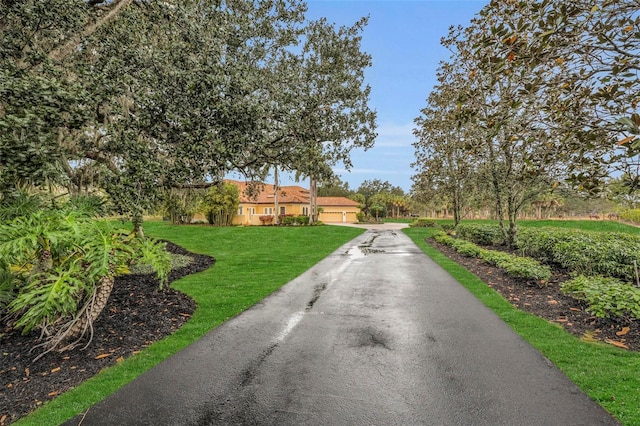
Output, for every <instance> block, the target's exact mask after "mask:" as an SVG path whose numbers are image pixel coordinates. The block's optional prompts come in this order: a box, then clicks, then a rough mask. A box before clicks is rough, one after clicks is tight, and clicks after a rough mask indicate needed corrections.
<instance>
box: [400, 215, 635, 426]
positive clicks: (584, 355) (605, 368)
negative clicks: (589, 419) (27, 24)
mask: <svg viewBox="0 0 640 426" xmlns="http://www.w3.org/2000/svg"><path fill="white" fill-rule="evenodd" d="M566 222H567V223H566V224H565V226H573V227H578V228H581V229H585V224H583V223H580V222H576V221H566ZM569 222H571V223H569ZM594 222H595V221H594ZM555 223H556V221H553V224H555ZM586 224H588V226H587V228H588V229H593V230H603V229H602V227H604V226H610V225H609V222H603V221H601V225H600V227H594V225H593V224H590V223H589V222H586ZM536 225H538V224H533V223H526V224H525V223H522V226H536ZM547 226H548V225H547ZM624 226H626V225H624ZM616 230H621V231H622V232H631V233H635V232H637V230H636V229H635V228H632V227H628V228H625V227H621V228H620V229H616ZM404 232H405V233H406V234H407V235H408V236H409V237H410V238H411V239H412V240H413V241H414V242H415V243H416V244H417V245H418V246H419V247H420V248H421V249H422V250H423V251H424V252H425V253H426V254H427V255H429V256H430V257H431V258H433V259H434V260H435V261H436V262H437V263H438V264H439V265H440V266H442V267H443V268H445V269H446V270H447V271H448V272H449V273H450V274H451V275H452V276H453V277H454V278H455V279H456V280H458V281H459V282H460V283H461V284H462V285H464V286H465V287H466V288H467V289H468V290H469V291H470V292H471V293H473V294H474V295H475V296H476V297H477V298H478V299H480V300H481V301H482V302H483V303H484V304H485V305H487V306H488V307H489V308H490V309H492V310H493V311H494V312H495V313H496V314H497V315H498V316H499V317H500V318H502V319H503V320H504V321H505V322H506V323H507V324H509V325H510V326H511V327H512V328H513V329H514V330H515V331H516V332H517V333H518V334H519V335H521V336H522V337H523V338H524V339H525V340H527V341H528V342H529V343H531V345H532V346H534V347H535V348H536V349H538V350H539V351H540V352H541V353H542V354H544V356H546V357H547V358H548V359H549V360H551V362H553V363H554V364H555V365H557V366H558V367H559V368H560V369H561V370H562V371H564V373H565V374H566V375H567V376H568V377H569V378H570V379H571V380H573V382H574V383H576V384H577V385H578V386H579V387H580V388H581V389H582V390H583V391H584V392H585V393H586V394H587V395H589V396H590V397H591V398H592V399H593V400H595V401H597V402H598V403H599V404H600V405H602V406H603V407H604V408H605V409H606V410H608V411H609V412H610V413H612V414H613V415H614V416H615V417H616V418H617V419H618V420H620V421H621V422H622V423H623V424H624V425H627V426H631V425H640V353H637V352H629V351H625V350H623V349H617V348H614V347H612V346H610V345H606V344H604V343H589V342H585V341H582V340H580V339H578V338H576V337H574V336H573V335H571V334H569V333H567V332H566V331H564V330H563V329H562V328H561V327H560V326H558V325H556V324H552V323H550V322H547V321H545V320H543V319H540V318H538V317H536V316H534V315H531V314H528V313H525V312H523V311H520V310H518V309H516V308H514V307H513V306H512V305H511V304H510V303H509V302H508V301H507V300H505V299H504V298H503V297H502V296H501V295H500V294H499V293H497V292H496V291H494V290H493V289H491V288H490V287H489V286H487V285H486V284H485V283H483V282H482V281H481V280H480V279H479V278H477V277H476V276H475V275H473V274H471V273H470V272H469V271H467V270H466V269H464V268H463V267H462V266H460V265H458V264H457V263H455V262H453V261H452V260H450V259H449V258H447V257H446V256H444V255H443V254H441V253H440V252H439V251H437V250H436V249H435V248H433V247H432V246H430V245H429V244H427V243H426V242H425V238H427V237H428V236H430V235H431V234H432V233H433V232H434V228H408V229H405V230H404ZM523 368H526V366H523Z"/></svg>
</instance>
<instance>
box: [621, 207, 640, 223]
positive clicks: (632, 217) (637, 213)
mask: <svg viewBox="0 0 640 426" xmlns="http://www.w3.org/2000/svg"><path fill="white" fill-rule="evenodd" d="M620 219H622V220H627V221H629V222H635V223H640V209H627V210H623V211H622V212H620Z"/></svg>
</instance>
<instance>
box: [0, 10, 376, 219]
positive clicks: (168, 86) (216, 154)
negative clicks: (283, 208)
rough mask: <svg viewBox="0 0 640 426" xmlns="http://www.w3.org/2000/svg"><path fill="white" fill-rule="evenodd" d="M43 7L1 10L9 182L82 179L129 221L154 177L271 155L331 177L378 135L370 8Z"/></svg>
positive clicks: (0, 108)
mask: <svg viewBox="0 0 640 426" xmlns="http://www.w3.org/2000/svg"><path fill="white" fill-rule="evenodd" d="M43 4H44V3H43V2H38V1H35V0H32V1H27V2H9V1H3V2H2V11H1V12H0V19H1V21H0V24H1V25H0V28H1V29H2V32H3V39H5V40H9V41H10V42H9V43H7V44H6V45H5V44H3V47H2V51H1V53H2V69H1V70H0V71H1V72H2V74H0V76H1V77H2V81H0V93H2V94H3V96H2V98H1V100H0V126H3V130H6V131H3V132H2V141H1V143H2V145H1V146H0V148H2V149H1V150H0V155H1V156H2V159H3V162H2V165H1V166H0V181H1V182H0V183H3V185H4V188H6V189H7V190H8V188H11V187H12V186H15V185H16V184H17V183H18V182H21V181H25V182H27V183H34V184H36V185H37V184H42V183H44V182H45V181H47V180H48V181H52V182H53V181H55V182H60V183H64V184H66V185H67V186H68V187H69V189H70V191H75V192H78V191H80V190H83V189H84V190H86V189H87V188H88V186H93V187H94V189H96V188H99V189H102V190H105V191H107V192H108V193H109V194H110V196H111V197H112V198H113V199H114V205H115V207H116V208H117V209H118V210H119V211H120V212H121V213H127V214H131V215H133V216H137V215H140V213H141V212H142V211H143V210H145V209H148V208H150V207H152V206H154V205H157V204H158V202H159V201H160V199H161V197H162V194H164V193H165V191H163V190H162V189H163V188H171V187H185V186H193V185H200V184H202V183H203V182H207V181H208V182H211V181H217V180H219V179H220V178H221V176H224V174H226V173H228V172H230V171H236V172H241V173H243V174H245V175H246V176H247V177H248V178H254V177H255V178H260V177H263V176H264V173H265V171H266V170H268V168H269V167H272V166H273V165H279V166H280V167H283V168H285V169H287V170H295V171H298V172H300V173H301V174H304V175H307V176H309V175H316V176H319V177H320V176H322V175H327V176H328V175H330V174H331V171H330V166H331V165H333V164H336V163H337V162H342V163H343V164H345V165H346V166H347V167H349V165H350V160H349V153H350V151H351V149H353V148H363V149H367V148H369V147H371V146H372V144H373V139H374V137H375V133H374V128H375V113H374V112H373V111H371V109H370V108H369V106H368V98H369V88H368V87H367V86H366V85H365V84H364V69H365V68H367V67H368V66H370V64H371V58H370V56H369V55H368V54H366V53H364V52H362V51H361V47H360V39H361V36H360V34H361V32H362V31H363V30H364V27H365V25H366V18H363V19H362V20H360V21H358V22H356V23H355V24H354V25H353V26H346V27H340V28H336V27H335V26H333V25H330V24H328V23H327V22H326V21H324V20H319V21H313V22H311V21H307V20H306V19H305V12H306V4H305V3H304V2H302V1H299V0H269V1H263V2H251V1H219V0H209V1H203V2H201V1H198V2H196V1H164V2H142V1H126V0H118V1H111V2H101V1H90V2H84V1H81V0H77V1H70V2H63V1H55V2H49V3H48V4H47V6H46V7H44V6H43ZM60 17H63V18H60ZM107 18H108V19H107ZM19 152H23V153H27V152H28V153H29V154H28V159H29V160H30V161H27V160H24V158H25V154H23V155H22V156H20V155H17V154H18V153H19ZM82 185H84V188H82Z"/></svg>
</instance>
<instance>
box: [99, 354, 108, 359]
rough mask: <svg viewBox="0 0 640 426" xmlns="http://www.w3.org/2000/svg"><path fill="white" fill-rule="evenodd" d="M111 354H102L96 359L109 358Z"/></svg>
mask: <svg viewBox="0 0 640 426" xmlns="http://www.w3.org/2000/svg"><path fill="white" fill-rule="evenodd" d="M109 355H110V354H101V355H98V356H97V357H96V359H102V358H106V357H108V356H109Z"/></svg>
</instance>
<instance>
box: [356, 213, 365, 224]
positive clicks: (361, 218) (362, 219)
mask: <svg viewBox="0 0 640 426" xmlns="http://www.w3.org/2000/svg"><path fill="white" fill-rule="evenodd" d="M356 219H358V222H360V223H364V222H366V221H367V215H366V214H365V213H364V212H358V213H356Z"/></svg>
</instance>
